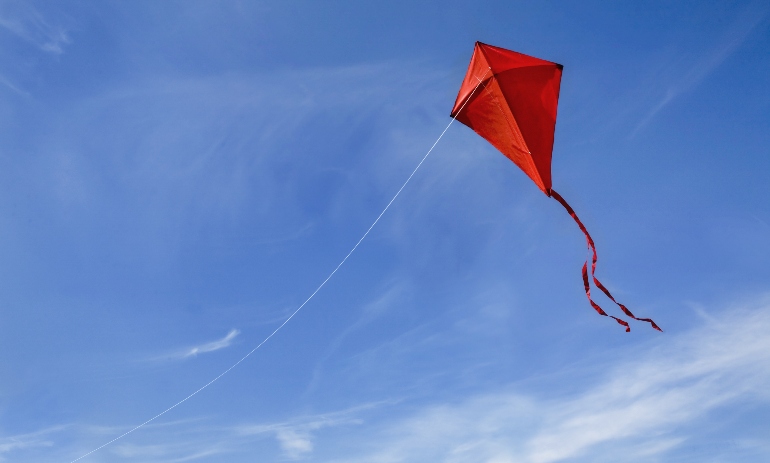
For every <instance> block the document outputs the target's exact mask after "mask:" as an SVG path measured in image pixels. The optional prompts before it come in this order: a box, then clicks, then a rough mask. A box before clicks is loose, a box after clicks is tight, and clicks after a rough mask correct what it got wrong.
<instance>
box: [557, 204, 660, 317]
mask: <svg viewBox="0 0 770 463" xmlns="http://www.w3.org/2000/svg"><path fill="white" fill-rule="evenodd" d="M549 193H550V196H551V197H552V198H553V199H555V200H556V201H558V202H559V204H561V205H562V206H564V209H566V210H567V212H568V213H569V215H570V216H571V217H572V218H573V219H574V220H575V223H577V224H578V227H580V231H582V232H583V234H584V235H585V236H586V242H587V243H588V247H589V249H591V254H592V257H591V278H592V279H593V281H594V284H595V285H596V287H597V288H599V289H600V290H601V291H602V292H603V293H604V294H605V295H606V296H607V297H608V298H610V300H611V301H612V302H614V303H615V304H617V305H618V307H620V310H622V311H623V313H625V314H626V315H627V316H629V317H631V318H633V319H634V320H638V321H643V322H648V323H649V324H650V325H652V327H653V328H655V329H656V330H658V331H663V330H661V329H660V327H659V326H658V325H657V324H655V322H654V321H652V319H650V318H638V317H636V316H635V315H634V314H633V313H631V311H630V310H628V307H626V306H625V305H623V304H621V303H620V302H618V301H616V300H615V298H614V297H612V294H611V293H610V291H609V290H608V289H607V288H606V287H605V286H604V285H603V284H602V283H601V282H600V281H599V279H598V278H596V275H595V274H594V272H595V271H596V261H597V256H596V246H595V245H594V240H593V238H591V235H590V234H589V233H588V230H587V229H586V227H585V225H583V222H581V221H580V219H579V218H578V216H577V214H576V213H575V211H574V210H573V209H572V207H571V206H570V205H569V204H568V203H567V201H565V200H564V198H562V197H561V195H560V194H559V193H557V192H556V191H555V190H553V189H551V190H549ZM583 286H584V287H585V291H586V296H587V297H588V301H589V302H590V303H591V307H593V308H594V310H596V311H597V312H599V314H600V315H605V316H608V317H612V318H614V319H615V321H617V322H618V323H620V324H621V325H623V326H625V327H626V332H629V331H631V328H630V327H629V326H628V323H626V322H625V321H624V320H621V319H619V318H616V317H613V316H612V315H607V313H606V312H604V310H602V309H601V307H599V305H598V304H596V303H595V302H594V301H593V299H591V288H590V285H589V283H588V262H587V261H586V263H585V264H583Z"/></svg>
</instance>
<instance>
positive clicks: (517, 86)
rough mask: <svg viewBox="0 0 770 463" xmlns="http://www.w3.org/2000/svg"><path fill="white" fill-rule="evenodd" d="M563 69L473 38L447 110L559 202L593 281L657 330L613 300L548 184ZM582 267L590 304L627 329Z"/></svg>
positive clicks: (591, 247) (561, 200)
mask: <svg viewBox="0 0 770 463" xmlns="http://www.w3.org/2000/svg"><path fill="white" fill-rule="evenodd" d="M562 69H563V66H562V65H561V64H557V63H553V62H550V61H546V60H542V59H540V58H535V57H532V56H528V55H524V54H521V53H517V52H515V51H511V50H506V49H504V48H500V47H494V46H492V45H487V44H484V43H481V42H476V47H475V49H474V50H473V57H472V58H471V62H470V65H469V66H468V72H467V73H466V75H465V79H464V80H463V83H462V86H461V87H460V92H459V93H458V95H457V100H456V101H455V105H454V108H452V112H451V114H450V115H451V116H452V118H453V119H457V120H458V121H459V122H462V123H463V124H465V125H467V126H468V127H470V128H471V129H473V131H475V132H476V133H477V134H479V135H480V136H481V137H482V138H484V139H485V140H487V141H488V142H489V143H491V144H492V146H494V147H495V148H497V149H498V150H499V151H500V152H501V153H502V154H503V155H505V156H506V157H507V158H508V159H510V160H511V161H513V162H514V164H516V165H517V166H519V168H520V169H521V170H522V171H524V173H525V174H527V176H528V177H529V178H530V179H532V181H533V182H535V184H536V185H537V187H538V188H540V190H541V191H542V192H543V193H545V194H546V195H547V196H549V197H551V198H553V199H555V200H556V201H558V202H559V204H561V205H562V206H564V208H565V209H566V210H567V212H568V213H569V215H570V216H571V217H572V218H573V219H574V220H575V222H576V223H577V225H578V227H580V230H581V231H582V232H583V234H584V235H585V237H586V243H587V244H588V249H589V250H590V251H591V256H592V257H591V267H590V275H591V279H592V280H593V282H594V285H596V287H597V288H599V290H601V291H602V292H603V293H604V294H605V295H606V296H607V297H608V298H610V300H611V301H612V302H614V303H615V304H617V305H618V307H620V309H621V310H622V311H623V313H624V314H625V315H626V316H628V317H630V318H633V319H634V320H639V321H644V322H648V323H650V325H652V327H653V328H655V329H656V330H658V331H662V330H661V329H660V327H659V326H658V325H657V324H655V322H654V321H652V319H649V318H638V317H636V316H635V315H634V314H633V313H632V312H631V311H630V310H628V308H627V307H626V306H625V305H623V304H621V303H619V302H618V301H616V300H615V298H614V297H613V296H612V294H611V293H610V291H609V290H608V289H607V288H606V287H605V286H604V285H603V284H602V283H601V282H600V281H599V280H598V279H597V278H596V276H595V274H594V272H595V270H596V261H597V256H596V246H595V245H594V240H593V238H591V235H590V234H589V233H588V230H587V229H586V227H585V226H584V225H583V223H582V222H581V221H580V219H579V218H578V216H577V214H575V211H574V210H573V209H572V207H570V205H569V204H568V203H567V201H565V200H564V198H562V197H561V195H559V193H557V192H556V191H555V190H554V189H553V188H552V186H551V155H552V152H553V138H554V131H555V129H556V108H557V106H558V103H559V87H560V84H561V74H562ZM489 71H491V72H489ZM480 75H486V76H487V77H485V78H482V79H480V78H478V77H477V76H480ZM479 87H480V88H479ZM477 88H479V90H478V91H476V89H477ZM582 273H583V286H584V287H585V292H586V297H588V301H589V302H590V304H591V307H593V308H594V310H596V312H598V313H599V314H600V315H604V316H606V317H610V318H613V319H615V321H617V322H618V323H619V324H621V325H623V326H624V327H625V328H626V331H631V327H630V326H629V325H628V322H626V321H625V320H623V319H622V318H619V317H615V316H613V315H609V314H608V313H607V312H605V311H604V309H602V308H601V307H600V306H599V305H598V304H597V303H596V302H595V301H594V300H593V299H592V298H591V286H590V283H589V278H588V275H589V268H588V261H587V260H586V262H585V264H583V271H582Z"/></svg>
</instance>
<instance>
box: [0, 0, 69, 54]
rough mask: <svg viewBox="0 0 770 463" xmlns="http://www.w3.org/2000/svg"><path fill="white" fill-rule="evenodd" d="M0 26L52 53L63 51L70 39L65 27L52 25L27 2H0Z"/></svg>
mask: <svg viewBox="0 0 770 463" xmlns="http://www.w3.org/2000/svg"><path fill="white" fill-rule="evenodd" d="M0 27H2V28H3V29H5V30H7V31H8V32H10V33H12V34H14V35H15V36H17V37H19V38H20V39H22V40H24V41H26V42H28V43H30V44H32V45H33V46H35V47H36V48H38V49H39V50H41V51H44V52H47V53H51V54H54V55H61V54H62V53H64V47H65V46H66V45H68V44H69V43H70V41H71V40H70V37H69V35H68V34H67V30H66V29H65V28H63V27H62V26H59V25H52V24H51V23H50V22H49V21H48V20H46V18H45V17H44V16H43V15H42V14H41V13H40V12H39V11H37V10H36V9H34V8H33V7H32V6H31V5H30V4H29V2H2V3H0Z"/></svg>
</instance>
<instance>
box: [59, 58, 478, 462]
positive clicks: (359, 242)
mask: <svg viewBox="0 0 770 463" xmlns="http://www.w3.org/2000/svg"><path fill="white" fill-rule="evenodd" d="M491 69H492V68H491V67H490V68H489V69H487V71H486V72H485V73H484V75H483V76H482V78H484V77H486V75H487V73H489V71H490V70H491ZM479 85H481V80H479V83H478V84H477V85H476V87H475V88H474V89H473V91H472V92H471V93H470V95H468V98H467V99H466V100H465V103H463V105H462V106H461V107H460V110H459V111H457V113H456V114H455V115H454V116H452V120H451V121H449V124H447V126H446V127H445V128H444V130H443V131H442V132H441V135H439V136H438V138H437V139H436V141H435V142H433V145H431V147H430V149H429V150H428V152H427V153H425V156H423V157H422V159H421V160H420V162H419V163H418V164H417V167H415V168H414V170H413V171H412V173H411V174H409V177H407V179H406V181H405V182H404V183H403V185H401V188H399V189H398V191H397V192H396V194H395V195H393V198H392V199H391V200H390V201H389V202H388V204H387V205H386V206H385V208H384V209H383V210H382V212H380V215H378V216H377V218H376V219H374V222H372V224H371V225H370V226H369V228H368V229H367V230H366V232H364V234H363V236H361V238H360V239H359V240H358V241H357V242H356V244H355V245H354V246H353V248H352V249H351V250H350V251H349V252H348V253H347V255H345V257H344V258H343V259H342V260H341V261H340V263H339V264H337V266H336V267H335V268H334V270H332V272H331V273H330V274H329V276H327V277H326V279H325V280H324V281H323V282H322V283H321V284H320V285H318V287H317V288H316V289H315V291H313V293H312V294H310V296H308V298H307V299H305V301H304V302H303V303H302V304H301V305H300V306H299V307H297V309H296V310H294V312H292V313H291V315H289V317H288V318H286V320H284V321H283V323H281V324H280V325H279V326H278V328H276V329H275V330H273V332H272V333H270V335H268V336H267V337H266V338H265V339H264V340H262V342H260V343H259V344H258V345H257V347H255V348H253V349H251V350H250V351H249V352H248V353H247V354H246V355H244V356H243V357H241V358H240V359H239V360H238V361H237V362H235V363H234V364H232V365H231V366H230V367H229V368H228V369H226V370H225V371H223V372H222V373H220V374H219V375H217V376H216V377H215V378H214V379H212V380H211V381H209V382H208V383H206V384H204V385H203V386H201V387H200V388H198V389H197V390H196V391H195V392H193V393H192V394H190V395H188V396H187V397H185V398H184V399H182V400H180V401H179V402H177V403H175V404H174V405H172V406H170V407H168V408H167V409H165V410H163V411H162V412H160V413H158V414H157V415H155V416H153V417H152V418H150V419H148V420H147V421H145V422H143V423H141V424H138V425H136V426H134V427H133V428H131V429H129V430H128V431H126V432H124V433H123V434H121V435H119V436H118V437H115V438H114V439H112V440H110V441H109V442H106V443H104V444H102V445H100V446H99V447H96V448H95V449H93V450H91V451H90V452H88V453H85V454H83V455H81V456H80V457H78V458H76V459H74V460H72V461H71V462H70V463H75V462H77V461H80V460H82V459H83V458H85V457H87V456H89V455H91V454H93V453H94V452H98V451H99V450H101V449H103V448H104V447H107V446H108V445H110V444H112V443H114V442H116V441H118V440H120V439H122V438H124V437H126V436H127V435H129V434H131V433H133V432H134V431H137V430H139V429H140V428H143V427H144V426H146V425H148V424H150V423H151V422H153V421H155V420H156V419H158V418H160V417H161V416H163V415H165V414H166V413H168V412H170V411H171V410H173V409H175V408H176V407H178V406H180V405H182V404H183V403H185V402H187V401H188V400H189V399H191V398H193V397H194V396H196V395H197V394H198V393H199V392H201V391H203V390H204V389H206V388H207V387H209V386H211V385H212V384H214V383H215V382H216V381H217V380H219V379H220V378H221V377H223V376H224V375H226V374H227V373H229V372H230V371H231V370H232V369H234V368H235V367H237V366H238V365H240V364H241V363H242V362H243V361H244V360H246V359H247V358H249V357H250V356H251V354H253V353H254V352H256V351H257V349H259V348H260V347H262V345H263V344H265V343H266V342H267V341H268V340H269V339H270V338H272V337H273V336H274V335H275V334H276V333H278V331H280V329H281V328H283V327H284V326H285V325H286V324H287V323H289V320H291V319H292V318H294V316H295V315H297V313H298V312H299V311H300V310H302V308H303V307H305V305H306V304H307V303H308V302H310V300H311V299H313V297H314V296H315V295H316V294H317V293H318V291H320V290H321V288H323V287H324V286H325V285H326V283H327V282H328V281H329V280H330V279H331V278H332V276H334V274H335V273H337V270H339V269H340V267H342V265H343V264H344V263H345V262H346V261H347V260H348V258H349V257H350V256H351V254H353V252H355V250H356V249H357V248H358V246H359V245H360V244H361V242H362V241H364V239H365V238H366V237H367V236H368V235H369V232H371V231H372V229H373V228H374V226H375V225H377V222H379V221H380V219H381V218H382V216H383V215H385V212H387V210H388V209H389V208H390V205H391V204H393V202H394V201H395V200H396V198H398V196H399V195H400V194H401V191H403V190H404V188H405V187H406V185H407V184H408V183H409V181H410V180H412V177H414V174H416V173H417V170H418V169H419V168H420V167H421V166H422V165H423V163H424V162H425V160H426V159H428V156H429V155H430V153H431V152H432V151H433V148H435V147H436V145H437V144H438V142H439V141H440V140H441V138H442V137H443V136H444V134H445V133H446V131H447V130H449V127H450V126H451V125H452V123H454V121H455V120H456V119H457V116H458V115H459V114H460V113H461V112H462V110H463V108H465V105H466V104H468V102H469V101H470V100H471V98H472V97H473V94H474V93H476V90H477V89H478V88H479Z"/></svg>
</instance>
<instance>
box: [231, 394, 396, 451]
mask: <svg viewBox="0 0 770 463" xmlns="http://www.w3.org/2000/svg"><path fill="white" fill-rule="evenodd" d="M382 404H383V402H380V403H369V404H364V405H359V406H357V407H353V408H349V409H346V410H340V411H336V412H331V413H324V414H318V415H308V416H303V417H299V418H295V419H293V420H290V421H286V422H281V423H272V424H250V425H241V426H238V427H236V428H235V431H236V433H237V434H239V435H241V436H259V435H265V434H266V435H272V436H274V437H275V439H276V441H277V442H278V444H279V445H280V447H281V450H282V451H283V454H284V456H285V457H286V458H289V459H293V460H294V459H299V458H302V457H304V456H307V455H309V454H310V453H311V452H312V451H313V448H314V446H313V439H314V432H316V431H319V430H321V429H324V428H331V427H336V426H344V425H358V424H361V423H363V421H362V420H361V418H360V415H361V413H363V412H364V411H366V410H371V409H373V408H376V407H378V406H380V405H382Z"/></svg>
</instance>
